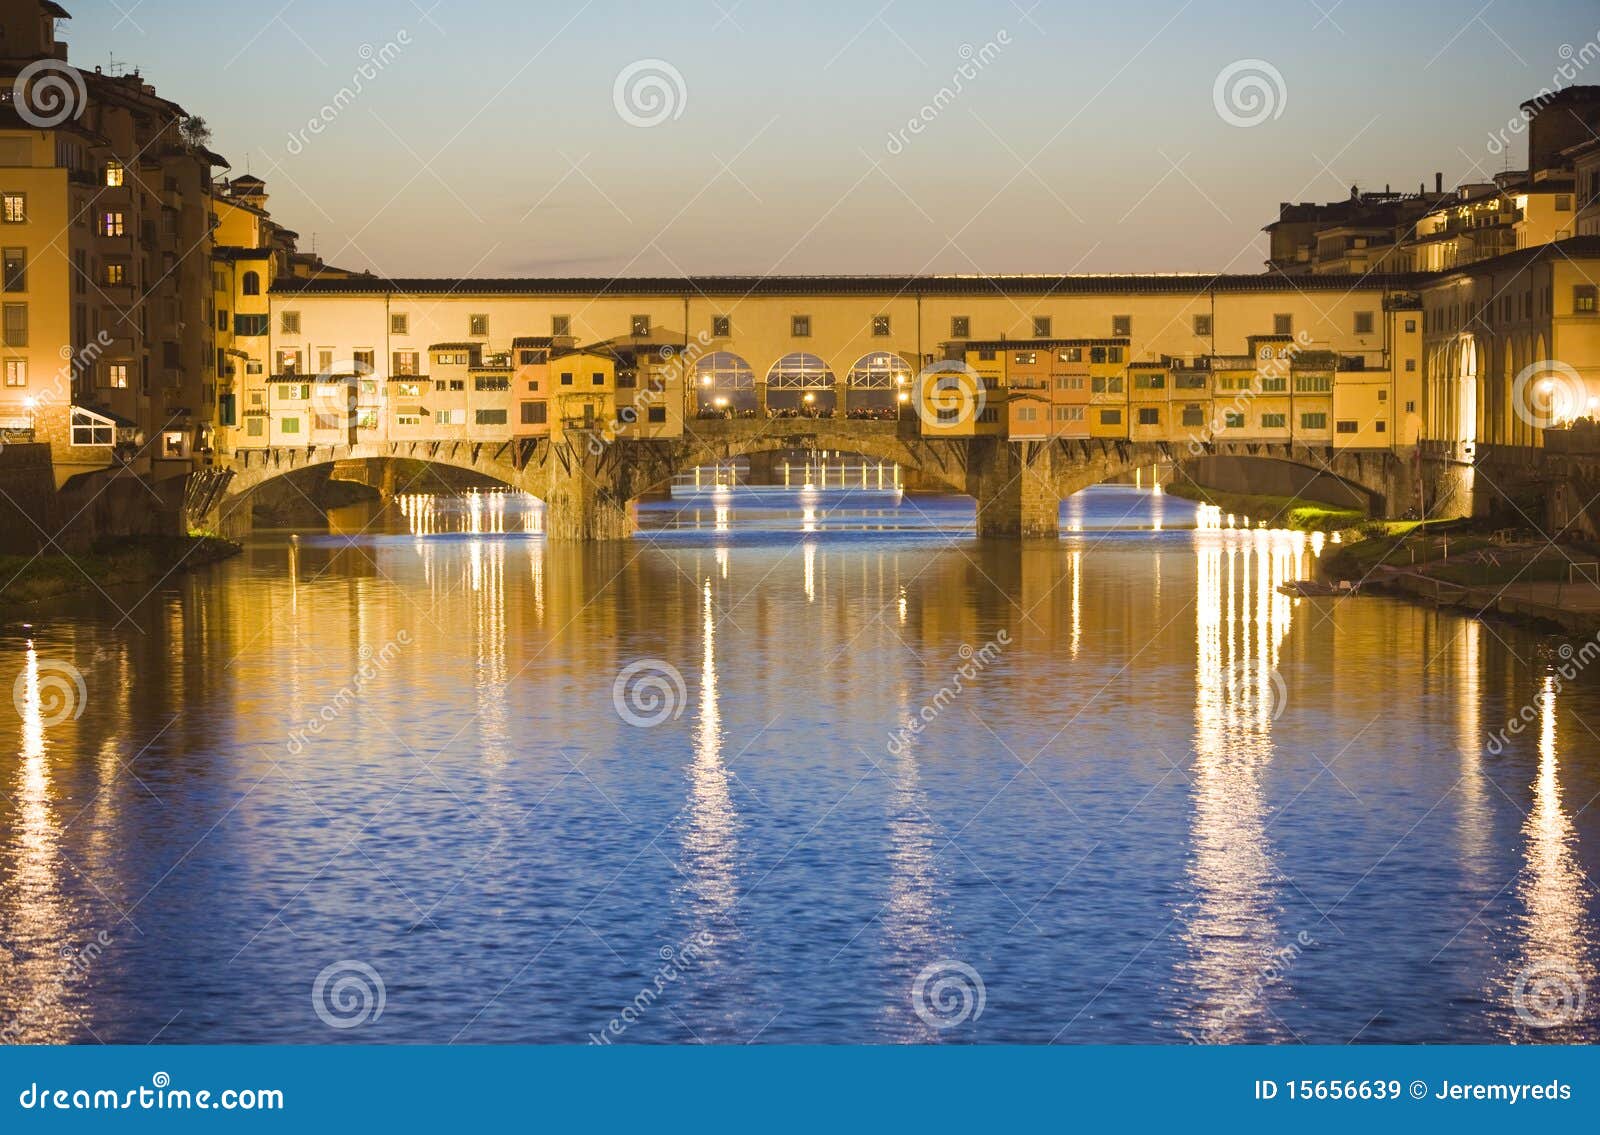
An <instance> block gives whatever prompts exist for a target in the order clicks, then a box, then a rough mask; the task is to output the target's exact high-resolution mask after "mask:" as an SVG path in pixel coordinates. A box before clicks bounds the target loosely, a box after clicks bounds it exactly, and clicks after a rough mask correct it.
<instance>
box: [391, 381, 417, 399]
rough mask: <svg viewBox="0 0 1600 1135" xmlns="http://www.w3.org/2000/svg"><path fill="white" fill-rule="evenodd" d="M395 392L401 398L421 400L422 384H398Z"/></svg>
mask: <svg viewBox="0 0 1600 1135" xmlns="http://www.w3.org/2000/svg"><path fill="white" fill-rule="evenodd" d="M395 392H396V394H398V395H399V397H401V398H421V397H422V383H420V382H401V383H397V384H396V385H395Z"/></svg>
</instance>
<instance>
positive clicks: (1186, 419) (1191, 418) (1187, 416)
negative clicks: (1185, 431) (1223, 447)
mask: <svg viewBox="0 0 1600 1135" xmlns="http://www.w3.org/2000/svg"><path fill="white" fill-rule="evenodd" d="M1183 424H1184V425H1186V426H1203V425H1205V424H1206V412H1205V411H1204V410H1202V409H1201V408H1200V407H1198V406H1185V407H1184V408H1183Z"/></svg>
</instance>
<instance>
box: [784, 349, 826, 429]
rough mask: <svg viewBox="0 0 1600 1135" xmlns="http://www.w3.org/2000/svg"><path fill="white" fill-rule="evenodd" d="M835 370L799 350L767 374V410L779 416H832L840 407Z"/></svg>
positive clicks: (785, 357)
mask: <svg viewBox="0 0 1600 1135" xmlns="http://www.w3.org/2000/svg"><path fill="white" fill-rule="evenodd" d="M836 382H837V380H836V379H835V378H834V375H833V370H832V369H831V368H830V367H829V366H828V364H827V363H825V362H824V361H823V360H822V359H820V358H818V357H817V356H816V355H812V354H807V353H806V352H804V351H795V352H793V353H792V354H787V355H784V356H783V358H781V359H779V360H778V361H777V362H775V363H773V364H772V367H771V369H769V370H768V371H767V409H768V410H770V411H771V412H772V414H773V416H775V417H780V418H782V417H821V416H826V417H832V416H833V414H834V412H835V410H836V409H837V408H838V398H837V396H836V395H835V392H834V391H835V386H836Z"/></svg>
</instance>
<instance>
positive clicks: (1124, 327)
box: [1111, 315, 1133, 339]
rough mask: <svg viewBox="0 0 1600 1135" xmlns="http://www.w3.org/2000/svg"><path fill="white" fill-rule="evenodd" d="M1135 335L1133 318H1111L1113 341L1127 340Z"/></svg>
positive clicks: (1120, 316)
mask: <svg viewBox="0 0 1600 1135" xmlns="http://www.w3.org/2000/svg"><path fill="white" fill-rule="evenodd" d="M1132 334H1133V316H1131V315H1113V316H1112V317H1111V337H1112V338H1113V339H1126V338H1127V337H1128V336H1129V335H1132Z"/></svg>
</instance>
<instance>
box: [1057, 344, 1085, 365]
mask: <svg viewBox="0 0 1600 1135" xmlns="http://www.w3.org/2000/svg"><path fill="white" fill-rule="evenodd" d="M1056 359H1057V360H1058V361H1060V362H1064V363H1081V362H1083V348H1082V347H1066V348H1063V349H1062V350H1061V351H1060V352H1059V353H1057V355H1056Z"/></svg>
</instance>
